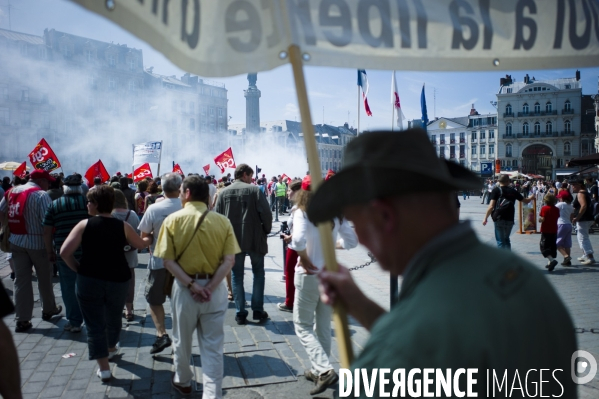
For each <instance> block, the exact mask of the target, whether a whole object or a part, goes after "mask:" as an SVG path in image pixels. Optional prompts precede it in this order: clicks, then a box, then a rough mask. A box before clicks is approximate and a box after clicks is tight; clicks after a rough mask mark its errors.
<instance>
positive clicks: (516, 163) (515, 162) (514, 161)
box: [512, 159, 518, 168]
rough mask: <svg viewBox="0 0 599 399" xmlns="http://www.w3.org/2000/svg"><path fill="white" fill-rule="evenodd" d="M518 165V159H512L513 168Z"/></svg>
mask: <svg viewBox="0 0 599 399" xmlns="http://www.w3.org/2000/svg"><path fill="white" fill-rule="evenodd" d="M517 167H518V161H517V160H515V159H514V160H512V168H517Z"/></svg>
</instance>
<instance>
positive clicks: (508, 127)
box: [505, 123, 512, 136]
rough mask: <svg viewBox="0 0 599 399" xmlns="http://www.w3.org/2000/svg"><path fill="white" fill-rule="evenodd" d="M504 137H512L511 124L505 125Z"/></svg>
mask: <svg viewBox="0 0 599 399" xmlns="http://www.w3.org/2000/svg"><path fill="white" fill-rule="evenodd" d="M505 135H506V136H511V135H512V124H511V123H508V124H507V125H505Z"/></svg>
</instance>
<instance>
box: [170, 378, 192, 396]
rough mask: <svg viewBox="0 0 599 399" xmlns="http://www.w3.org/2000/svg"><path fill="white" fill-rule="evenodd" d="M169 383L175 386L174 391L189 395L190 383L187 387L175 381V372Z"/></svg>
mask: <svg viewBox="0 0 599 399" xmlns="http://www.w3.org/2000/svg"><path fill="white" fill-rule="evenodd" d="M171 385H172V386H173V388H175V391H177V392H179V393H180V394H181V395H185V396H187V395H190V394H191V385H190V386H188V387H184V386H182V385H179V384H177V383H176V382H175V374H173V376H172V377H171Z"/></svg>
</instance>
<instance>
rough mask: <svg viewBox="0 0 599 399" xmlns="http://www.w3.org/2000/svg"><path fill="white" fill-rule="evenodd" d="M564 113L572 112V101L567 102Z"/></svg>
mask: <svg viewBox="0 0 599 399" xmlns="http://www.w3.org/2000/svg"><path fill="white" fill-rule="evenodd" d="M564 111H572V103H570V100H566V103H565V104H564Z"/></svg>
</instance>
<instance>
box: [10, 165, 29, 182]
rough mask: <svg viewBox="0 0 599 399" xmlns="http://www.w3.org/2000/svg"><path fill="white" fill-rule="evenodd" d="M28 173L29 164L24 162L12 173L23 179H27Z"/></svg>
mask: <svg viewBox="0 0 599 399" xmlns="http://www.w3.org/2000/svg"><path fill="white" fill-rule="evenodd" d="M26 171H27V162H23V163H22V164H20V165H19V167H18V168H16V169H15V171H14V172H12V174H13V175H14V176H17V177H20V178H21V179H23V178H25V175H26V173H25V172H26Z"/></svg>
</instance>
